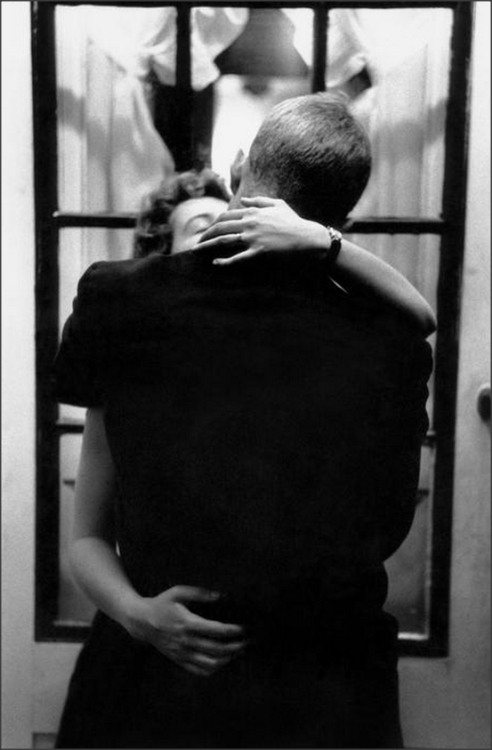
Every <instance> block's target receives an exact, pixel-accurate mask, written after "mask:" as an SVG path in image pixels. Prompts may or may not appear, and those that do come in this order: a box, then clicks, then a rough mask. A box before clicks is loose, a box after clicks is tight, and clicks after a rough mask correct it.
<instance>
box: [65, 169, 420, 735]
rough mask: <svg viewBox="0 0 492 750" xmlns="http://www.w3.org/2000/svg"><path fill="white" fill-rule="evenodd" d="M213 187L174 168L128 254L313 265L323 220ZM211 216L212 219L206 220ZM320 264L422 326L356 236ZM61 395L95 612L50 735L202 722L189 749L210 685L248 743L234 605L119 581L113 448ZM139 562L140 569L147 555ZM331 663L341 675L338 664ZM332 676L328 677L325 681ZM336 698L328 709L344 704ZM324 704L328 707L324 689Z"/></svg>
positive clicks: (195, 591)
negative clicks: (239, 696) (75, 420)
mask: <svg viewBox="0 0 492 750" xmlns="http://www.w3.org/2000/svg"><path fill="white" fill-rule="evenodd" d="M217 185H219V186H220V183H217V180H216V178H215V177H214V175H212V174H210V173H209V172H205V173H202V174H199V175H197V174H189V173H187V174H185V175H181V176H177V177H176V178H174V179H173V180H172V181H171V182H170V184H168V185H165V186H163V188H162V190H161V191H159V192H158V193H157V194H156V195H154V196H152V198H151V200H150V206H149V208H148V209H147V211H145V212H144V213H143V214H142V217H141V218H140V220H139V223H138V226H137V232H136V238H135V247H136V253H137V254H138V255H140V256H147V255H149V254H150V255H152V254H153V253H170V254H177V253H180V252H184V251H187V250H191V249H193V248H194V247H196V246H199V245H200V244H201V246H202V247H203V248H204V251H206V252H210V250H212V251H215V250H217V254H218V255H220V249H221V248H223V247H229V246H230V245H233V246H235V245H236V244H238V242H239V248H238V249H239V251H240V252H239V253H238V254H237V256H236V257H234V256H231V257H229V258H226V259H220V258H217V261H218V262H217V264H216V265H218V266H219V267H218V268H217V269H216V270H217V274H220V273H221V268H220V266H221V265H222V266H227V265H231V264H235V263H236V264H240V263H243V264H245V263H247V262H248V260H249V262H250V263H253V261H252V260H251V256H253V257H254V256H255V255H258V254H259V255H265V254H266V253H270V254H272V256H274V255H275V258H276V259H277V258H278V261H279V262H282V261H283V260H284V258H285V255H289V256H290V260H289V262H292V259H294V263H299V264H301V263H302V264H305V263H306V262H307V263H308V264H309V260H307V261H306V260H305V259H306V258H307V256H309V254H310V256H309V257H311V259H312V262H313V270H312V273H313V274H314V273H317V271H318V269H320V268H324V267H323V266H322V265H321V266H320V264H319V260H320V259H322V258H323V257H324V255H325V254H326V252H327V250H328V251H329V250H330V246H331V240H330V237H329V235H328V234H327V231H326V228H325V227H322V226H321V225H318V224H315V223H314V222H307V221H305V220H303V219H301V218H300V217H299V216H297V215H296V214H295V213H294V212H293V211H292V210H291V209H290V208H289V207H288V206H287V205H286V204H285V203H284V202H283V201H278V200H272V199H264V198H255V199H249V200H245V201H244V208H243V209H238V210H234V211H230V212H228V213H227V212H225V208H226V202H225V200H224V199H223V197H224V198H225V196H224V193H221V192H220V189H218V187H217ZM212 219H215V224H213V226H212V227H211V228H210V229H209V230H205V227H206V226H208V224H209V223H210V221H211V220H212ZM204 230H205V231H204ZM237 235H240V239H239V240H238V236H237ZM200 238H202V242H201V243H200V242H199V241H200ZM279 238H280V240H279ZM297 253H299V258H297ZM251 267H252V268H254V266H253V265H252V266H251ZM324 272H326V275H327V284H328V283H329V280H328V273H330V275H332V276H333V278H334V279H335V280H336V281H339V282H344V283H345V285H346V286H347V287H349V284H347V281H349V280H352V286H351V289H355V290H356V292H357V293H358V294H359V295H360V297H361V298H362V299H364V298H365V299H366V300H367V302H368V303H371V304H377V303H378V302H379V303H380V304H383V305H385V306H387V307H388V309H391V308H392V309H393V310H394V311H396V312H397V313H398V314H404V315H406V316H407V318H408V319H409V320H411V321H412V322H413V323H414V325H416V326H418V327H419V329H420V330H421V331H422V332H423V333H425V334H428V333H429V332H430V330H431V328H432V325H433V316H432V312H431V311H430V308H428V306H427V304H426V303H425V302H424V301H423V300H422V298H421V297H420V295H419V294H418V293H417V292H416V290H414V289H413V287H411V285H409V284H408V282H406V280H404V279H403V277H401V276H400V275H399V274H398V273H397V272H396V271H394V270H393V269H391V268H390V267H388V266H386V265H385V264H383V263H381V262H380V261H378V260H377V259H375V258H374V256H372V255H370V254H369V253H366V252H365V251H363V250H362V249H360V248H358V247H357V246H355V245H352V244H351V243H348V242H346V241H345V240H343V242H342V248H341V251H340V252H339V253H338V255H337V257H336V260H335V261H334V263H333V265H332V266H331V267H328V268H327V269H326V271H324ZM361 292H362V294H361ZM371 300H372V302H371ZM354 304H357V302H356V297H355V296H354ZM62 395H63V398H65V399H67V398H68V399H71V400H72V401H74V400H75V401H76V402H77V403H79V404H80V403H83V405H85V406H88V407H89V410H88V414H87V422H86V429H85V433H84V441H83V448H82V455H81V462H80V468H79V475H78V479H77V485H76V499H75V521H74V534H73V543H72V547H71V560H72V565H73V570H74V574H75V577H76V579H77V581H78V583H79V584H80V585H81V587H82V588H83V590H84V591H85V592H86V593H87V595H88V596H89V597H90V598H91V599H92V600H93V601H94V603H95V604H96V605H97V607H98V608H99V610H100V614H98V615H97V617H96V621H95V625H94V627H93V630H92V632H91V635H90V637H89V639H88V641H87V644H86V645H85V646H84V648H83V650H82V653H81V656H80V659H79V662H78V665H77V668H76V671H75V673H74V676H73V678H72V681H71V686H70V691H69V698H68V701H67V704H66V707H65V712H64V716H63V718H62V724H61V729H60V734H59V737H58V741H57V746H58V747H103V746H104V747H152V746H156V744H157V746H159V745H160V746H181V747H190V746H196V744H193V742H194V741H195V742H196V736H197V734H198V735H199V732H200V726H201V727H202V731H203V738H204V739H203V744H202V745H200V746H203V747H206V746H209V744H207V743H210V742H211V740H210V739H209V740H207V739H206V737H207V736H208V737H211V736H214V737H215V738H216V740H215V741H216V742H217V717H216V716H211V715H210V711H211V709H212V707H213V706H214V705H217V696H219V704H221V705H224V708H225V707H226V706H227V710H224V714H223V716H221V717H219V724H220V722H222V723H223V726H222V727H221V730H222V732H223V737H224V743H225V745H224V746H228V742H229V741H230V740H228V739H227V738H230V737H231V736H236V737H237V738H238V739H237V743H236V744H238V743H239V742H240V741H244V743H245V746H248V741H247V737H248V732H249V730H250V727H248V713H247V712H246V713H245V712H244V711H239V712H238V709H237V706H235V705H229V704H228V701H229V696H230V695H233V694H234V684H235V681H237V679H239V677H238V675H240V674H241V670H243V669H245V668H247V667H245V666H244V665H245V664H247V662H244V661H243V660H242V659H241V656H242V655H243V654H244V652H245V649H248V648H249V647H250V644H249V643H248V633H247V632H246V631H245V629H244V627H243V625H242V614H243V613H242V612H241V611H239V610H237V609H236V608H235V607H234V605H233V604H231V603H230V602H228V601H227V600H226V601H224V599H223V598H221V594H222V592H221V591H210V590H209V589H205V588H203V587H201V586H199V585H198V586H195V585H191V586H190V585H189V583H190V582H189V581H183V582H182V585H181V584H178V585H174V586H172V587H171V588H169V589H167V590H164V591H162V592H161V593H159V594H158V595H148V594H147V595H145V593H146V592H145V587H143V588H140V590H139V586H138V585H135V582H134V581H131V580H130V578H129V577H128V575H127V573H126V570H125V565H126V550H125V547H124V546H123V548H121V549H120V551H119V554H118V553H117V552H116V546H115V544H116V542H120V539H119V536H118V532H117V531H116V529H117V528H118V526H119V523H120V519H119V518H118V511H117V508H116V504H115V495H116V494H117V491H118V488H117V473H118V470H119V469H121V467H119V469H118V467H117V463H118V457H114V456H113V455H112V453H111V450H110V449H109V445H108V440H107V435H106V429H105V424H104V415H103V411H102V409H101V407H100V405H99V404H98V400H97V394H92V393H89V390H88V389H85V392H84V393H82V395H80V392H79V393H78V394H75V395H74V392H72V394H70V392H66V393H65V394H62ZM149 451H150V452H151V446H150V447H149ZM115 463H116V466H115ZM151 537H152V534H151V529H150V527H149V555H150V554H154V553H151V552H150V550H151V548H152V538H151ZM183 544H186V540H185V539H183ZM162 554H164V555H165V554H166V550H165V549H163V550H162ZM146 570H147V575H149V576H151V575H152V572H151V570H150V568H149V567H148V566H147V569H146ZM101 613H104V614H101ZM157 652H160V653H159V659H157ZM161 657H164V658H161ZM275 665H276V666H275ZM277 667H278V664H277V662H275V664H273V662H272V669H276V668H277ZM339 668H340V669H341V670H342V672H343V665H341V666H340V667H339ZM203 677H213V680H212V681H211V682H210V683H209V689H208V690H207V691H205V692H204V691H203V689H202V687H201V684H199V683H197V682H196V681H195V680H196V678H203ZM231 681H232V682H231ZM252 684H253V683H252ZM340 684H341V683H340V681H339V680H338V682H337V685H338V688H339V687H340ZM108 696H109V698H108ZM209 699H210V703H209V702H208V700H209ZM308 699H309V697H306V700H308ZM261 700H262V692H261V681H260V682H259V683H258V692H256V693H254V694H251V695H249V696H248V705H254V704H255V703H257V702H258V701H260V702H261ZM340 700H341V703H340V705H338V708H339V710H341V711H343V710H344V702H343V700H342V699H340ZM334 701H335V702H334V705H337V702H336V698H334ZM190 703H191V704H192V705H194V706H195V710H194V711H193V712H192V713H193V716H194V717H195V718H196V722H197V724H196V725H195V726H191V725H190V722H189V713H187V712H186V709H185V707H186V705H188V707H189V705H190ZM103 706H104V708H103ZM285 718H286V717H282V722H283V721H284V719H285ZM287 718H288V717H287ZM211 725H213V727H214V732H215V734H213V733H212V730H211ZM269 731H272V732H273V733H275V731H276V730H275V728H274V727H271V728H270V729H268V728H265V732H266V734H265V736H267V735H268V732H269ZM284 731H285V730H284ZM220 736H221V735H220V733H219V737H220ZM277 736H278V735H277ZM193 738H195V739H194V740H193ZM285 741H286V742H287V739H285ZM291 741H292V742H295V739H294V738H292V739H291ZM212 746H213V745H212ZM306 746H309V745H306Z"/></svg>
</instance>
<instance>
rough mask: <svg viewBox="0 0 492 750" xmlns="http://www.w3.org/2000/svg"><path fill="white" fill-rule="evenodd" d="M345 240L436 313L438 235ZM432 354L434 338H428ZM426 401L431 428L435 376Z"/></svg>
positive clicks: (355, 236)
mask: <svg viewBox="0 0 492 750" xmlns="http://www.w3.org/2000/svg"><path fill="white" fill-rule="evenodd" d="M345 236H346V237H347V239H348V240H351V241H352V242H355V243H356V244H357V245H360V246H361V247H363V248H364V249H365V250H369V251H370V252H372V253H374V255H377V256H378V257H379V258H381V259H382V260H384V261H386V263H389V264H390V265H391V266H393V267H394V268H396V270H397V271H400V273H402V274H403V276H405V277H406V278H407V279H408V280H409V281H410V282H411V283H412V284H413V285H414V287H416V289H418V290H419V292H420V294H421V295H422V296H423V297H424V298H425V299H426V300H427V302H428V303H429V304H430V306H431V307H432V309H433V310H434V312H435V311H436V309H437V280H438V275H439V256H440V253H439V248H440V237H439V236H437V235H431V234H426V235H408V234H401V235H388V234H352V235H351V234H348V233H347V234H346V235H345ZM428 340H429V342H430V344H431V346H432V348H433V350H434V348H435V341H436V334H432V336H429V339H428ZM428 387H429V399H428V401H427V413H428V415H429V419H430V423H431V425H432V415H433V404H434V398H433V394H434V372H433V373H432V375H431V377H430V380H429V386H428Z"/></svg>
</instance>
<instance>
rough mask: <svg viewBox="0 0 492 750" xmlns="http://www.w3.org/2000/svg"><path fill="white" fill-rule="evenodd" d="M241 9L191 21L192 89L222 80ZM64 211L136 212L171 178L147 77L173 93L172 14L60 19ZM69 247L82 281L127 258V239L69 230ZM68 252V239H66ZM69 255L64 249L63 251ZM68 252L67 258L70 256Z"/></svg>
mask: <svg viewBox="0 0 492 750" xmlns="http://www.w3.org/2000/svg"><path fill="white" fill-rule="evenodd" d="M247 18H248V11H247V10H245V9H243V8H238V9H236V8H214V9H212V8H195V9H193V11H192V35H191V36H192V85H193V87H194V88H195V89H196V90H200V89H202V88H204V87H205V86H207V85H209V84H210V83H212V82H213V81H214V80H215V79H216V78H217V77H218V76H219V71H218V69H217V67H216V66H215V64H214V62H213V60H214V57H215V56H216V55H217V54H219V52H221V51H222V49H224V48H225V47H227V46H228V45H229V44H231V42H232V41H233V40H234V39H235V37H236V36H237V35H238V34H239V33H240V32H241V31H242V29H243V27H244V25H245V24H246V21H247ZM56 39H57V45H56V54H57V83H58V114H59V130H58V137H59V201H60V207H61V209H62V210H72V211H84V212H86V211H126V212H133V211H138V209H139V207H140V205H141V200H142V198H143V196H144V195H146V194H147V193H148V192H149V191H150V190H152V189H155V188H156V187H157V186H158V185H159V183H160V182H161V180H162V178H163V177H164V176H165V175H166V174H169V173H171V172H173V171H174V162H173V159H172V156H171V154H170V152H169V150H168V148H167V147H166V144H165V143H163V142H162V139H161V138H160V136H159V134H158V133H157V131H156V130H155V127H154V125H153V122H152V118H151V114H150V110H149V106H148V103H147V97H146V77H147V75H148V73H149V71H151V70H152V71H154V73H155V74H156V75H157V77H158V78H159V80H160V81H161V82H162V83H164V84H167V85H174V83H175V61H176V9H175V8H171V7H167V8H153V7H149V8H142V7H140V8H121V7H97V6H79V7H72V8H71V7H67V6H61V7H58V8H57V11H56ZM64 234H65V242H69V244H70V246H71V247H73V245H74V244H76V243H77V242H78V243H80V247H81V250H80V253H75V252H73V251H70V252H71V254H72V256H73V258H74V259H75V257H78V263H77V262H75V265H76V266H77V268H76V271H75V272H76V273H77V272H78V271H79V270H82V271H83V270H84V268H86V267H87V265H88V264H89V263H90V262H92V261H93V260H94V259H96V258H97V259H100V258H101V254H103V255H102V257H108V258H120V257H125V256H128V254H129V252H130V245H131V237H130V233H129V232H124V231H123V232H121V231H103V230H73V231H71V232H70V233H69V235H68V234H67V233H64ZM62 245H63V236H62ZM62 252H63V247H62ZM67 252H68V251H67Z"/></svg>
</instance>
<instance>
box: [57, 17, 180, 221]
mask: <svg viewBox="0 0 492 750" xmlns="http://www.w3.org/2000/svg"><path fill="white" fill-rule="evenodd" d="M55 18H56V60H57V95H58V115H59V118H58V141H59V151H58V152H59V158H58V178H59V206H60V208H61V209H62V210H65V211H67V210H70V211H84V212H90V211H95V212H97V211H137V210H138V209H139V206H140V201H141V198H142V196H143V195H146V194H147V193H148V192H149V191H150V190H151V189H154V188H156V187H157V186H158V185H159V183H160V181H161V179H162V177H163V176H164V175H165V174H167V173H169V172H170V171H171V170H172V169H173V161H172V157H171V154H170V152H169V149H168V148H167V146H166V145H165V144H164V143H163V141H162V139H161V137H160V136H159V134H158V132H157V131H156V129H155V127H154V124H153V121H152V112H151V106H150V105H151V100H150V92H151V89H150V78H151V75H159V76H161V78H162V79H164V80H165V81H166V82H167V83H168V84H169V85H174V76H175V70H174V68H175V62H174V61H175V54H176V48H175V34H176V22H175V19H176V10H175V8H172V7H162V8H132V7H126V8H125V7H123V8H122V7H96V6H89V5H87V6H78V7H66V6H62V7H60V6H58V7H57V8H56V16H55Z"/></svg>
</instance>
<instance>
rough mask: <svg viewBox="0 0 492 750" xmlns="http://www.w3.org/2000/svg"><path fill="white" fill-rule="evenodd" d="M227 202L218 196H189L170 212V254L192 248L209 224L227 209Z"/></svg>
mask: <svg viewBox="0 0 492 750" xmlns="http://www.w3.org/2000/svg"><path fill="white" fill-rule="evenodd" d="M227 206H228V204H227V203H226V201H222V200H220V199H219V198H210V197H204V198H190V199H189V200H187V201H184V203H180V204H179V205H178V206H176V208H175V209H174V211H173V212H172V214H171V216H170V219H169V224H170V225H171V227H172V230H173V244H172V247H171V255H175V254H176V253H182V252H184V251H185V250H192V249H193V248H194V247H195V246H196V245H197V244H198V241H199V239H200V237H201V235H202V234H203V232H204V231H205V230H206V229H208V227H209V226H210V224H211V223H212V222H213V221H214V220H215V219H216V218H217V217H218V216H220V214H223V213H224V211H227Z"/></svg>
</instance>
